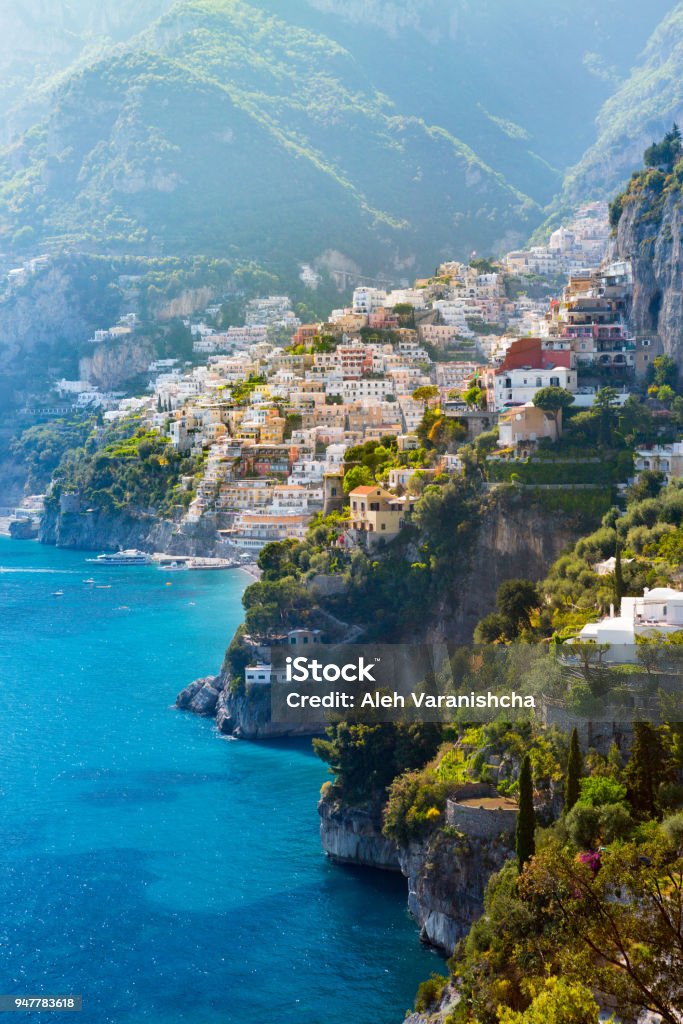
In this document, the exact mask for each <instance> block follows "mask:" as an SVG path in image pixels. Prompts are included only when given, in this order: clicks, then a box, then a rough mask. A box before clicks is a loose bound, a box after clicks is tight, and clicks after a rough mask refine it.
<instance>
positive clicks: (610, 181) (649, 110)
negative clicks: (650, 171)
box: [564, 3, 683, 201]
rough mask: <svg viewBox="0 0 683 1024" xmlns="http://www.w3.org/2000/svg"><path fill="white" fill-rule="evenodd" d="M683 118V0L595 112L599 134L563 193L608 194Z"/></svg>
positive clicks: (575, 197)
mask: <svg viewBox="0 0 683 1024" xmlns="http://www.w3.org/2000/svg"><path fill="white" fill-rule="evenodd" d="M682 120H683V3H679V4H677V5H676V6H675V7H674V8H673V10H672V11H670V12H669V14H667V16H666V17H665V18H664V19H663V20H662V22H661V23H660V24H659V25H658V26H657V28H656V29H655V31H654V32H653V34H652V36H651V37H650V39H649V41H648V43H647V46H646V47H645V49H644V51H643V53H642V54H641V56H640V58H639V60H638V61H637V63H636V65H635V67H634V68H633V71H632V72H631V74H630V75H629V76H628V78H627V79H626V80H625V81H624V82H623V83H622V85H621V86H620V87H619V88H618V89H617V91H616V92H615V93H614V95H613V96H611V97H610V98H609V99H608V100H607V102H606V103H605V104H604V106H603V107H602V109H601V111H600V113H599V115H598V117H597V140H596V142H595V143H594V144H593V145H592V146H591V147H590V148H589V149H588V151H587V152H586V154H585V155H584V157H583V158H582V159H581V161H580V162H579V163H578V164H577V165H576V166H575V167H574V168H572V170H571V171H570V172H569V173H568V174H567V178H566V182H565V188H564V196H565V198H566V199H567V200H569V201H576V200H578V199H581V198H585V197H589V196H598V195H600V196H604V195H606V194H609V192H610V191H613V190H614V189H615V188H617V187H618V186H619V185H620V184H621V183H622V182H623V181H625V179H626V178H627V177H628V175H629V174H630V173H631V171H633V170H634V169H636V168H637V167H639V166H640V162H641V156H642V153H643V150H644V149H645V147H646V146H647V145H649V143H651V142H652V141H653V140H655V139H658V138H660V137H661V136H662V135H663V134H664V132H665V131H666V130H667V129H668V128H670V127H671V124H672V122H674V121H679V122H680V121H682Z"/></svg>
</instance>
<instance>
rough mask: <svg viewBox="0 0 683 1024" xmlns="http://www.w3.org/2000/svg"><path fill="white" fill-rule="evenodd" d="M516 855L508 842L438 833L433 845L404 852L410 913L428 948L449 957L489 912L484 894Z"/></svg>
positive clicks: (401, 859)
mask: <svg viewBox="0 0 683 1024" xmlns="http://www.w3.org/2000/svg"><path fill="white" fill-rule="evenodd" d="M509 855H510V849H509V847H508V846H506V844H505V841H504V839H502V838H501V839H494V840H493V841H492V842H489V841H485V840H482V839H478V838H476V837H469V836H467V835H455V834H453V835H450V834H445V833H441V832H437V833H436V834H435V835H434V836H433V837H431V838H430V839H429V840H428V841H427V842H424V843H415V842H413V843H410V845H409V846H407V847H403V848H401V849H400V850H399V863H400V866H401V871H402V872H403V874H404V875H405V877H406V878H407V880H408V910H409V911H410V913H411V914H412V915H413V917H414V918H415V920H416V921H417V923H418V925H419V927H420V936H421V938H422V939H423V940H424V941H425V942H429V943H430V944H431V945H433V946H436V947H437V948H438V949H440V950H442V951H443V952H444V953H447V954H448V955H449V956H450V954H451V953H452V952H453V947H454V946H455V943H456V942H457V941H458V939H462V938H463V936H465V935H466V934H467V932H468V931H469V929H470V927H471V926H472V924H473V922H474V921H476V920H477V918H478V917H480V915H481V913H482V910H483V908H484V891H485V889H486V883H487V882H488V880H489V878H490V877H491V875H492V874H494V873H495V872H496V871H500V869H501V868H502V866H503V864H504V863H505V861H506V859H507V858H508V856H509Z"/></svg>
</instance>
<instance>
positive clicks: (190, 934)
mask: <svg viewBox="0 0 683 1024" xmlns="http://www.w3.org/2000/svg"><path fill="white" fill-rule="evenodd" d="M90 576H93V577H95V578H96V579H97V583H98V584H101V585H102V589H100V588H95V587H92V586H87V585H86V584H84V582H83V580H85V579H86V578H88V577H90ZM167 581H169V582H172V585H171V586H166V582H167ZM247 582H248V579H247V577H246V576H245V575H244V574H243V573H241V572H239V571H237V570H235V571H230V572H225V573H222V572H221V573H211V572H206V573H202V572H191V573H175V574H172V575H170V576H165V575H164V574H163V573H161V572H159V571H158V570H157V569H156V568H153V567H146V566H145V567H130V568H109V569H105V568H101V567H96V566H92V565H88V564H86V562H85V556H84V554H83V553H80V552H65V551H56V550H54V549H51V548H43V547H40V546H39V545H37V544H35V543H30V542H18V541H10V540H6V539H4V538H0V993H2V994H13V995H35V994H39V993H51V994H68V993H76V994H81V995H82V996H83V1011H82V1013H80V1014H78V1015H77V1016H75V1017H74V1018H72V1019H75V1020H76V1021H77V1022H79V1024H107V1022H110V1021H111V1022H116V1024H129V1022H131V1024H132V1022H146V1021H153V1022H155V1024H176V1022H180V1021H183V1022H188V1024H218V1022H221V1024H237V1022H239V1024H294V1022H297V1024H299V1022H305V1024H342V1022H343V1024H400V1021H401V1020H402V1019H403V1014H404V1011H405V1009H406V1008H407V1007H408V1006H409V1005H410V1004H411V1002H412V999H413V996H414V993H415V990H416V988H417V985H418V983H419V982H420V981H421V980H422V979H424V978H425V977H426V976H427V975H428V974H429V973H430V972H431V971H433V970H436V969H438V968H439V963H440V961H439V960H438V958H437V957H436V956H434V954H431V953H429V952H428V951H427V950H425V949H423V948H422V947H421V946H420V944H419V941H418V936H417V929H416V927H415V925H414V924H413V922H412V921H411V920H410V918H409V917H408V915H407V913H406V910H405V882H404V881H403V879H400V878H395V877H393V876H387V875H385V874H382V873H379V872H362V871H355V870H351V869H344V868H339V867H335V866H334V865H331V864H329V863H328V862H327V861H326V859H325V858H324V857H323V855H322V854H321V851H320V845H319V838H318V822H317V814H316V811H315V804H316V799H317V795H318V791H319V789H320V786H321V784H322V782H323V781H324V779H325V777H326V775H325V768H324V766H323V765H321V764H320V762H318V761H317V759H316V758H315V757H314V756H313V755H312V754H311V752H310V746H309V745H308V744H305V743H300V744H297V745H292V744H291V743H285V742H282V743H269V744H251V743H240V742H233V741H229V740H225V739H221V738H219V736H218V735H217V733H216V731H215V729H214V727H213V723H212V722H210V721H205V720H201V719H198V718H196V717H194V716H191V715H187V714H183V713H180V712H177V711H175V710H174V709H173V707H172V703H173V700H174V698H175V695H176V693H177V691H178V690H179V689H181V688H182V686H183V685H185V684H186V683H187V682H188V681H189V680H190V679H192V678H194V677H196V676H198V675H205V674H208V673H211V672H213V671H215V670H216V669H217V667H218V665H219V664H220V661H221V658H222V655H223V651H224V649H225V646H226V644H227V642H228V640H229V638H230V636H231V634H232V631H233V629H234V627H235V625H236V624H237V622H238V621H239V618H240V604H239V598H240V594H241V591H242V589H243V587H244V586H245V584H246V583H247ZM107 585H108V588H106V589H105V587H107ZM57 590H63V591H64V595H63V596H53V595H54V592H55V591H57ZM9 1019H11V1020H13V1021H21V1020H24V1019H26V1020H28V1019H29V1014H25V1013H19V1014H15V1015H14V1016H13V1017H12V1018H9ZM30 1019H31V1020H32V1021H34V1022H35V1020H36V1016H35V1015H30ZM41 1019H44V1016H43V1017H42V1018H41ZM60 1019H63V1017H62V1018H60Z"/></svg>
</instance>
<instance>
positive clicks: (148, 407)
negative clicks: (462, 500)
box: [10, 203, 682, 553]
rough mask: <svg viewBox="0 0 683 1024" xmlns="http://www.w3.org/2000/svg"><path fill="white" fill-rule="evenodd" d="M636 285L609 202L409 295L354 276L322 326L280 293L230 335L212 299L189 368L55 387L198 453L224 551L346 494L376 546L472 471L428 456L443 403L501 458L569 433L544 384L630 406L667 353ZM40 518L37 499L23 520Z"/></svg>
mask: <svg viewBox="0 0 683 1024" xmlns="http://www.w3.org/2000/svg"><path fill="white" fill-rule="evenodd" d="M34 262H35V261H34ZM19 271H22V273H26V274H28V273H32V272H34V271H33V269H32V268H31V267H26V268H16V272H15V271H12V272H11V276H10V281H11V282H14V281H15V280H16V278H17V277H18V273H19ZM630 288H631V268H630V265H629V264H628V263H627V262H624V261H621V262H613V261H612V260H611V259H610V257H609V254H608V224H607V210H606V206H605V204H601V203H591V204H588V205H586V206H584V207H582V208H581V209H580V210H579V211H578V214H577V216H576V218H575V220H574V221H573V222H572V223H571V224H570V225H568V226H562V227H560V228H558V229H557V230H556V231H554V232H553V233H552V234H551V235H550V238H549V240H548V244H547V245H545V246H533V247H531V248H530V249H528V250H519V251H515V252H511V253H508V254H507V256H505V257H504V258H503V259H502V260H500V261H495V262H494V261H490V260H481V259H477V258H476V256H475V255H474V254H473V257H472V259H471V261H470V263H469V264H465V263H461V262H456V261H448V262H444V263H442V264H441V265H440V266H438V267H437V268H436V271H435V274H434V276H433V277H430V278H422V279H418V280H416V281H415V282H414V285H413V286H412V287H401V288H396V289H393V290H386V289H383V288H379V287H371V286H368V285H361V286H358V287H356V288H355V289H354V290H353V293H352V296H351V300H350V303H349V305H348V306H345V307H342V308H339V309H335V310H333V311H332V312H331V313H330V315H329V317H328V319H327V320H326V321H325V322H318V323H302V322H301V321H300V319H299V318H298V317H297V316H296V315H295V313H294V311H293V310H292V308H291V302H290V300H289V298H288V297H287V296H283V295H270V296H266V297H263V298H260V299H253V300H251V301H249V302H247V303H246V312H245V317H244V323H243V324H241V325H239V326H232V327H228V328H227V329H220V328H217V327H216V326H215V322H216V317H217V315H218V314H219V312H220V305H218V304H215V305H212V306H209V307H208V308H207V309H205V310H204V312H203V313H201V314H198V315H195V316H192V317H188V318H186V319H185V327H186V329H189V331H190V334H191V337H192V348H193V353H194V358H193V360H192V361H191V362H189V363H183V362H182V361H181V360H180V359H178V358H166V359H156V360H154V361H152V362H151V363H150V364H149V367H148V379H149V382H148V388H147V393H146V394H144V395H142V396H134V397H130V396H128V397H122V396H121V395H117V394H115V393H105V392H102V391H100V390H99V389H98V388H96V387H94V386H93V385H92V384H91V383H90V382H89V381H88V380H71V381H70V380H61V381H59V382H57V384H56V391H57V394H58V396H59V401H61V402H67V403H69V407H70V408H71V409H72V410H75V411H78V410H80V411H83V412H86V411H92V410H99V412H100V413H101V415H102V417H103V422H104V423H105V424H106V423H110V424H111V423H114V422H116V421H119V420H124V419H125V418H126V417H135V418H137V420H138V421H139V422H141V423H142V424H143V425H144V426H145V427H146V428H149V429H153V430H156V431H158V432H159V433H160V434H162V435H165V436H168V437H169V438H170V442H171V444H172V446H173V448H174V449H175V450H176V451H177V452H179V453H181V454H190V455H195V456H201V457H202V458H203V472H202V475H201V479H200V480H199V482H198V483H197V481H196V480H193V479H189V478H188V479H187V481H186V486H187V488H188V489H189V488H192V490H193V493H192V497H191V500H190V502H189V507H188V508H187V509H186V511H185V513H184V516H185V520H186V521H187V522H189V523H198V522H209V523H211V524H213V525H214V526H215V528H216V529H217V530H218V531H219V533H220V535H221V537H222V539H223V541H224V542H225V545H226V547H227V548H235V549H238V550H239V551H240V552H242V553H244V552H252V553H258V551H259V550H260V549H261V548H262V547H263V546H264V545H265V544H266V543H268V542H269V541H276V540H284V539H286V538H298V539H301V538H303V537H304V536H305V534H306V530H307V528H308V525H309V523H310V521H311V519H312V517H313V516H314V515H315V514H316V512H319V511H320V510H324V511H326V512H330V511H332V510H335V509H341V507H342V504H343V501H344V498H345V496H346V495H348V501H349V510H350V518H349V523H348V530H347V532H346V534H345V538H344V542H345V543H346V544H348V545H350V546H353V545H356V544H361V543H362V544H363V545H364V546H370V547H372V546H373V545H375V544H376V543H378V542H379V541H381V540H391V539H392V538H394V537H396V536H397V534H398V533H399V532H400V531H401V529H402V528H403V526H404V525H405V523H406V522H407V521H409V519H410V516H411V512H412V509H413V505H414V503H415V500H416V499H417V497H418V496H419V494H420V492H421V490H422V489H423V487H424V486H425V484H427V483H429V482H430V481H431V480H434V479H437V480H438V479H446V478H447V477H448V476H449V475H451V474H458V473H460V472H461V471H462V462H461V459H460V457H459V455H458V452H457V447H458V446H457V444H454V445H451V446H450V448H452V450H450V451H449V450H446V451H445V452H443V453H442V454H440V455H439V457H438V459H434V457H433V456H432V457H430V458H429V459H425V450H424V433H423V434H422V436H421V434H420V432H421V431H423V432H424V429H425V423H426V421H427V419H428V417H429V413H430V412H432V411H433V410H436V409H438V410H440V411H441V413H442V415H443V416H444V417H445V418H447V419H448V420H450V421H451V429H452V432H453V437H454V439H456V440H459V441H460V442H462V441H463V440H468V441H472V440H474V439H475V438H476V437H477V436H478V435H480V434H482V433H485V432H490V431H492V430H497V432H498V449H499V452H500V453H501V454H500V455H499V454H498V453H497V452H494V453H493V455H492V457H493V458H498V457H503V456H504V457H506V458H516V457H519V456H520V455H523V456H525V457H526V456H528V455H529V453H530V452H533V451H534V449H535V448H536V447H537V446H538V444H539V443H540V442H543V441H544V440H548V441H555V440H557V439H558V438H559V436H560V434H561V431H562V418H561V411H560V412H559V413H558V412H551V411H547V410H546V411H544V410H543V409H541V408H539V407H538V406H537V405H535V404H534V398H535V396H536V395H537V394H538V392H540V391H541V390H543V389H546V388H560V389H562V390H563V391H564V392H568V393H569V394H570V395H571V396H572V398H573V402H572V404H573V408H575V409H580V408H590V407H591V405H592V404H593V402H594V401H595V398H596V394H597V393H598V391H599V390H600V388H601V387H602V386H604V385H605V383H608V384H610V385H612V386H613V387H614V389H615V398H614V400H615V402H616V403H617V404H623V403H624V402H625V401H626V400H627V398H628V396H629V393H630V390H629V389H630V387H631V386H632V385H633V383H634V382H635V381H636V380H638V379H639V378H642V377H643V375H644V374H645V373H646V372H647V368H648V365H649V364H651V363H652V361H653V360H654V359H655V358H656V356H657V354H658V348H657V344H656V341H655V339H653V338H650V337H637V336H635V335H634V334H633V333H632V332H631V331H630V329H629V324H628V316H627V313H628V304H629V294H630ZM136 329H137V318H136V315H135V313H129V314H127V315H124V316H123V317H121V319H120V321H119V322H118V323H117V324H115V325H113V326H112V327H110V328H109V329H107V330H100V331H97V332H96V335H95V336H94V337H93V338H92V339H91V341H92V343H93V344H101V343H103V342H107V343H111V344H116V343H117V342H118V341H120V340H121V339H123V338H129V337H131V336H133V335H134V333H135V331H136ZM426 414H427V416H426ZM388 440H391V442H392V443H395V446H396V450H397V453H398V458H397V465H395V466H394V467H393V468H391V469H390V470H389V472H388V474H387V477H386V480H385V481H384V485H383V486H381V487H377V486H374V481H367V480H364V479H362V478H361V477H359V478H358V481H357V484H358V485H357V486H356V487H353V488H351V489H349V480H350V478H349V476H346V477H345V472H346V470H347V469H348V463H349V459H348V456H347V453H349V452H350V451H351V450H352V449H354V448H357V446H361V445H365V444H367V443H368V442H375V443H379V442H380V441H384V442H385V443H386V442H387V441H388ZM669 447H671V446H668V447H667V446H665V447H664V449H663V450H662V451H661V452H660V451H657V452H653V453H651V454H650V453H649V452H648V451H647V450H644V451H641V452H638V453H637V460H638V462H637V464H638V465H640V466H641V468H647V467H649V466H650V465H654V463H655V461H656V462H657V465H658V466H659V465H660V464H662V465H666V467H667V472H668V473H669V475H670V474H671V472H674V470H673V468H671V469H670V468H669V467H674V466H677V465H678V462H679V461H682V460H681V459H680V457H679V456H677V454H676V452H674V451H673V450H672V451H671V452H669ZM674 447H675V446H674ZM678 447H680V446H678ZM351 479H352V478H351ZM371 484H372V485H371ZM345 488H346V492H345ZM37 510H39V502H38V503H36V500H35V499H34V500H32V501H30V502H28V503H24V507H23V509H22V510H19V515H20V516H21V515H23V516H24V517H25V518H31V517H35V516H36V515H37V514H38V511H37Z"/></svg>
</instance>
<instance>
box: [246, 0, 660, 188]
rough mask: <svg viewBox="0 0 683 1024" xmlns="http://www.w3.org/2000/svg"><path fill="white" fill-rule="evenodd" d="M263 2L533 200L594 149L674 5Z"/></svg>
mask: <svg viewBox="0 0 683 1024" xmlns="http://www.w3.org/2000/svg"><path fill="white" fill-rule="evenodd" d="M262 3H264V4H265V5H266V6H268V7H269V8H270V9H272V10H274V11H276V12H277V13H280V14H283V15H284V14H285V12H286V16H287V17H288V18H289V20H291V21H294V22H296V23H297V24H309V25H314V26H316V27H319V26H321V25H324V31H325V32H326V33H328V34H330V35H332V36H334V38H335V39H337V40H338V41H339V42H340V43H342V44H343V45H344V46H345V47H346V48H347V49H348V50H349V51H350V52H351V53H353V55H354V56H355V57H356V58H357V59H358V60H359V61H360V62H361V63H362V64H363V65H364V66H365V67H368V68H371V69H372V74H373V78H374V81H375V83H376V84H377V85H378V87H379V88H381V89H382V90H383V91H385V92H387V93H388V94H389V95H391V96H392V98H394V99H395V100H396V102H397V103H399V104H400V105H401V107H402V108H403V109H408V110H412V111H413V112H415V110H416V109H417V108H418V106H419V110H420V112H421V114H422V116H424V117H425V118H426V119H428V120H431V121H434V122H435V123H438V124H441V125H443V126H444V127H445V128H447V129H448V130H449V131H451V132H452V133H453V134H454V135H456V136H458V137H459V138H461V139H463V141H465V142H466V143H468V144H469V145H470V146H472V147H473V148H474V149H475V150H476V152H477V153H478V154H479V155H480V156H481V157H482V158H483V159H485V160H486V161H487V162H489V163H491V164H492V165H494V166H496V167H499V168H500V169H501V170H503V171H504V173H505V175H506V177H507V178H508V180H510V181H512V182H513V183H514V184H515V185H516V186H517V187H519V188H521V189H522V190H523V191H525V192H527V193H528V194H529V195H532V196H533V198H535V199H538V200H540V201H542V200H543V198H544V197H545V198H546V199H547V198H550V194H551V192H552V191H555V190H556V188H557V179H556V177H554V176H553V175H552V170H553V168H554V169H556V170H558V171H559V172H561V171H563V170H564V169H565V168H566V167H567V166H568V165H569V164H571V163H573V162H575V161H576V160H577V159H578V158H579V156H580V155H581V153H582V152H583V151H584V150H585V149H586V148H587V147H588V146H589V145H590V144H591V142H592V141H593V139H594V125H593V118H594V117H595V115H596V114H597V112H598V110H599V109H600V106H601V104H602V103H603V102H604V101H606V100H607V99H608V98H609V97H610V96H611V95H612V93H613V92H614V90H615V88H616V87H617V86H618V85H619V84H620V82H621V81H622V80H623V79H624V78H625V77H626V76H628V74H629V73H630V70H631V68H632V66H633V64H634V62H635V60H636V58H637V57H638V55H639V53H640V52H641V50H642V49H643V46H644V45H645V43H646V41H647V38H648V36H649V35H650V33H651V32H652V31H653V29H654V28H655V27H656V26H657V23H658V22H659V21H660V19H661V18H663V17H664V16H665V15H666V14H667V13H668V12H669V10H670V9H671V7H672V0H655V2H654V3H652V4H647V5H646V4H641V3H636V2H634V0H628V2H625V3H616V2H615V0H606V2H605V3H600V2H595V0H573V2H572V0H507V2H506V3H505V4H501V3H499V2H498V0H479V2H477V3H472V2H471V0H451V2H449V3H448V4H443V3H439V2H438V0H407V2H396V0H262ZM406 67H409V68H410V75H406V73H405V69H406ZM543 190H546V191H545V192H543V195H542V194H541V193H542V191H543ZM547 190H551V191H547Z"/></svg>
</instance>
